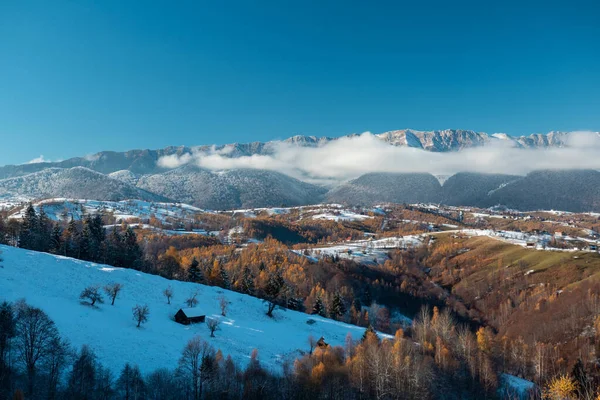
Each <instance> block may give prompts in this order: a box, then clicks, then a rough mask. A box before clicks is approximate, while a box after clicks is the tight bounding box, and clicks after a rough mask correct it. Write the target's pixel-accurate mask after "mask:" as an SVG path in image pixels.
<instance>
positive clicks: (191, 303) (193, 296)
mask: <svg viewBox="0 0 600 400" xmlns="http://www.w3.org/2000/svg"><path fill="white" fill-rule="evenodd" d="M197 296H198V292H194V293H192V294H190V297H188V298H187V299H186V300H185V304H187V306H188V307H190V308H192V307H196V306H197V305H198V299H197V298H196V297H197Z"/></svg>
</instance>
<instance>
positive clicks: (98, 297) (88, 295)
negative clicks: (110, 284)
mask: <svg viewBox="0 0 600 400" xmlns="http://www.w3.org/2000/svg"><path fill="white" fill-rule="evenodd" d="M79 298H80V299H82V300H89V301H90V303H91V305H92V306H93V305H94V304H96V303H104V298H103V297H102V294H101V293H100V288H99V287H98V286H88V287H86V288H85V289H83V292H81V294H80V295H79Z"/></svg>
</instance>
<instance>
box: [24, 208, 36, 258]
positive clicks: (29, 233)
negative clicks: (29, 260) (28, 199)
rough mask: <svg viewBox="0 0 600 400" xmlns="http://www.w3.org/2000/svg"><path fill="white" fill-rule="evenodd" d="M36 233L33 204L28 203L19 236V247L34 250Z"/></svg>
mask: <svg viewBox="0 0 600 400" xmlns="http://www.w3.org/2000/svg"><path fill="white" fill-rule="evenodd" d="M37 232H38V217H37V213H36V212H35V208H34V207H33V204H31V203H29V204H28V205H27V208H26V209H25V215H24V216H23V223H22V225H21V231H20V234H19V247H22V248H24V249H29V250H36V247H37V246H36V245H37Z"/></svg>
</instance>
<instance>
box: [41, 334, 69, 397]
mask: <svg viewBox="0 0 600 400" xmlns="http://www.w3.org/2000/svg"><path fill="white" fill-rule="evenodd" d="M72 355H73V350H72V349H71V345H70V344H69V342H68V341H67V340H65V339H60V338H59V337H58V336H57V337H55V338H53V339H52V341H51V342H50V348H49V351H48V356H47V357H46V360H45V362H44V370H45V371H46V372H47V374H48V395H47V397H48V399H49V400H54V399H56V396H57V388H58V384H59V383H60V377H61V374H62V372H63V371H64V369H65V368H66V367H67V365H68V363H69V360H70V358H71V356H72Z"/></svg>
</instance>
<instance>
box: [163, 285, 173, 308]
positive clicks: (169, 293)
mask: <svg viewBox="0 0 600 400" xmlns="http://www.w3.org/2000/svg"><path fill="white" fill-rule="evenodd" d="M163 295H164V296H165V297H166V298H167V304H171V298H172V297H173V288H172V287H171V286H169V287H167V288H166V289H165V290H163Z"/></svg>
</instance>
